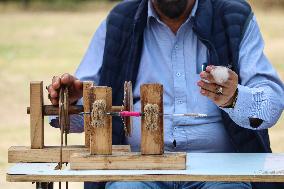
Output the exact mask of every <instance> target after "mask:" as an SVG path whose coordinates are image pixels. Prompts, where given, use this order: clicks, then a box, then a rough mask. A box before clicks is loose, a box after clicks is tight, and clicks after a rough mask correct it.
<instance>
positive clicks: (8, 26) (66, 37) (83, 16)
mask: <svg viewBox="0 0 284 189" xmlns="http://www.w3.org/2000/svg"><path fill="white" fill-rule="evenodd" d="M111 6H112V4H105V5H102V4H101V5H99V6H98V7H96V6H94V7H93V8H92V9H90V10H89V11H87V12H83V11H82V12H80V11H77V12H74V13H72V12H48V11H45V12H36V11H33V12H23V11H16V10H14V9H13V10H12V11H4V12H1V11H0V24H1V30H0V78H1V82H0V99H1V101H0V104H1V107H0V117H1V119H0V138H1V143H0V152H1V153H0V170H1V172H0V173H1V176H0V186H1V188H5V189H9V188H21V189H22V188H34V187H35V186H33V185H31V184H15V183H13V184H11V183H6V182H5V169H6V168H7V167H8V164H7V149H8V148H9V146H12V145H29V116H28V115H26V109H25V108H26V107H27V106H28V104H29V81H32V80H43V81H44V84H45V85H47V84H49V83H50V79H51V78H52V76H53V75H58V74H63V73H65V72H69V73H73V72H74V70H75V69H76V67H77V65H78V64H79V62H80V60H81V59H82V57H83V55H84V52H85V50H86V48H87V47H88V45H89V42H90V39H91V38H92V36H93V34H94V32H95V30H96V28H97V27H98V25H99V23H100V22H101V21H102V20H103V19H104V18H105V17H106V15H107V12H108V10H109V9H110V8H111ZM102 7H104V8H102ZM255 13H256V15H257V18H258V21H259V23H260V27H261V30H262V32H263V36H264V40H265V41H266V49H265V52H266V54H267V56H268V57H269V59H270V60H271V62H272V63H273V65H274V66H275V67H276V68H277V71H278V73H279V75H280V76H281V78H282V81H283V80H284V64H283V60H284V53H283V49H284V29H283V28H284V22H282V21H281V20H283V19H284V12H283V10H282V11H281V10H275V11H271V10H270V11H266V10H264V9H258V10H256V11H255ZM45 96H46V95H45ZM283 100H284V99H283ZM45 102H46V103H47V102H48V101H47V99H45ZM283 124H284V116H282V117H281V119H280V120H279V122H278V123H277V125H276V126H275V127H274V128H272V129H271V130H270V133H271V142H272V148H273V150H274V151H275V152H284V145H282V140H283V138H284V128H283ZM45 137H46V141H48V142H47V143H48V144H58V143H59V132H58V130H56V129H53V128H50V127H48V126H47V124H46V136H45ZM70 142H71V143H83V136H82V135H71V136H70ZM73 186H74V187H80V186H81V184H76V185H73Z"/></svg>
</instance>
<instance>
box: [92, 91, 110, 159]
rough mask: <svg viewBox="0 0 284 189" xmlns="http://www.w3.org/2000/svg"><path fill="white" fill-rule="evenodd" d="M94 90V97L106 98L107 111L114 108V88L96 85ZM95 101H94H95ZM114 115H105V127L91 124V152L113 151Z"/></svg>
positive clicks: (107, 153) (103, 153)
mask: <svg viewBox="0 0 284 189" xmlns="http://www.w3.org/2000/svg"><path fill="white" fill-rule="evenodd" d="M91 90H93V99H94V101H96V100H104V101H105V103H106V112H110V111H111V108H112V89H111V88H110V87H103V86H95V87H91ZM94 101H93V102H94ZM111 146H112V117H111V116H107V115H106V116H105V118H104V126H103V127H94V126H91V143H90V152H91V154H102V155H109V154H111V153H112V148H111Z"/></svg>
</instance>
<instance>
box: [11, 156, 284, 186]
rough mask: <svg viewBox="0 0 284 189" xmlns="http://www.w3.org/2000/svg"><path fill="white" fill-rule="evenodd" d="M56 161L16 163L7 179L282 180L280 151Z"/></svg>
mask: <svg viewBox="0 0 284 189" xmlns="http://www.w3.org/2000/svg"><path fill="white" fill-rule="evenodd" d="M56 165H57V164H56V163H19V164H15V165H13V166H11V167H10V168H9V169H8V171H7V173H8V174H7V181H10V182H32V181H35V182H36V181H37V182H39V181H42V182H44V181H46V182H48V181H49V182H58V181H70V182H84V181H94V182H96V181H224V182H284V153H188V154H187V161H186V170H82V171H81V170H71V169H70V168H69V167H66V168H65V170H64V171H58V170H54V167H55V166H56Z"/></svg>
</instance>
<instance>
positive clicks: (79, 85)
mask: <svg viewBox="0 0 284 189" xmlns="http://www.w3.org/2000/svg"><path fill="white" fill-rule="evenodd" d="M74 87H75V89H76V90H78V91H81V90H82V89H83V82H82V81H80V80H79V79H77V80H75V81H74Z"/></svg>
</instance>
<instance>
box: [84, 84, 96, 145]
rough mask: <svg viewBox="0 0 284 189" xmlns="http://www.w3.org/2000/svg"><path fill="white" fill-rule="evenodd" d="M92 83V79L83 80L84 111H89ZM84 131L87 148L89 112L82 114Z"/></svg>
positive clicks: (89, 134)
mask: <svg viewBox="0 0 284 189" xmlns="http://www.w3.org/2000/svg"><path fill="white" fill-rule="evenodd" d="M93 85H94V83H93V82H92V81H84V82H83V104H84V112H90V111H91V101H93V100H91V99H90V98H92V96H93V95H92V91H91V90H90V88H91V87H92V86H93ZM84 131H85V146H86V147H87V148H89V147H90V139H91V116H90V114H84Z"/></svg>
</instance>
